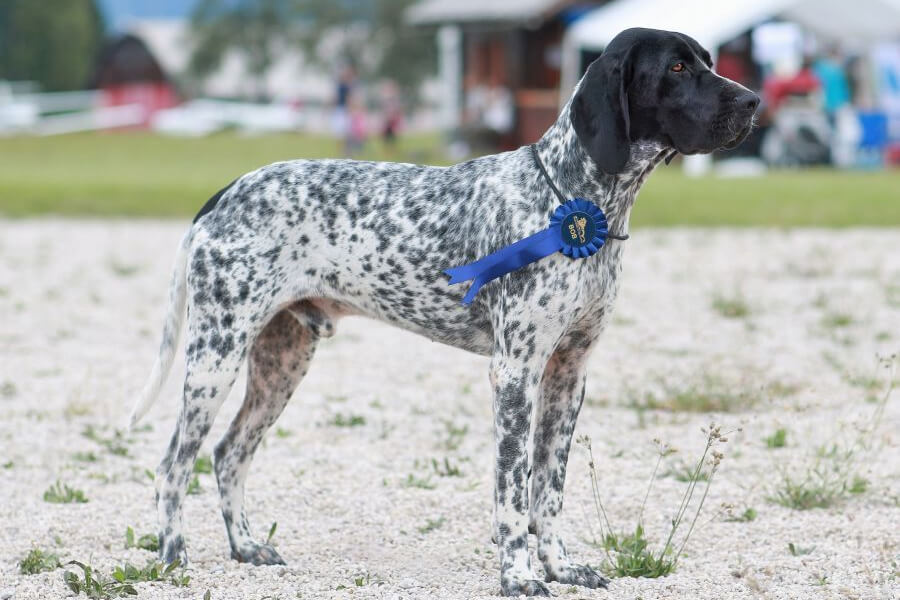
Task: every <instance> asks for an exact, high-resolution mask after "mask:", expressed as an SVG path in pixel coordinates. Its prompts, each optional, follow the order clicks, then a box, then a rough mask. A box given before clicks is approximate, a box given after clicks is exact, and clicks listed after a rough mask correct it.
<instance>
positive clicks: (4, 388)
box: [0, 381, 18, 398]
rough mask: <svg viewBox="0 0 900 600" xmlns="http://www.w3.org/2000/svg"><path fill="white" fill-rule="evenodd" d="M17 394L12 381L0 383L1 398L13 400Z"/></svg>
mask: <svg viewBox="0 0 900 600" xmlns="http://www.w3.org/2000/svg"><path fill="white" fill-rule="evenodd" d="M17 393H18V389H17V388H16V384H15V383H13V382H12V381H4V382H3V383H0V396H2V397H3V398H13V397H15V395H16V394H17Z"/></svg>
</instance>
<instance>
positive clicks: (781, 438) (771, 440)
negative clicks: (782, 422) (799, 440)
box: [763, 427, 787, 448]
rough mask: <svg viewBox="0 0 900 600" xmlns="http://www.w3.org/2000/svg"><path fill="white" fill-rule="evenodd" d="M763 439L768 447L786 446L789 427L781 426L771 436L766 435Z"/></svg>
mask: <svg viewBox="0 0 900 600" xmlns="http://www.w3.org/2000/svg"><path fill="white" fill-rule="evenodd" d="M763 441H764V442H765V443H766V448H784V447H785V446H786V445H787V429H785V428H783V427H780V428H778V429H776V430H775V433H773V434H772V435H770V436H766V438H765V439H763Z"/></svg>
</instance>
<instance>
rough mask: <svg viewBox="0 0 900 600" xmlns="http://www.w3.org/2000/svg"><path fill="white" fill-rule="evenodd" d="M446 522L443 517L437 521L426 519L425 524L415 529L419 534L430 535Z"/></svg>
mask: <svg viewBox="0 0 900 600" xmlns="http://www.w3.org/2000/svg"><path fill="white" fill-rule="evenodd" d="M446 522H447V519H445V518H444V517H439V518H437V519H426V520H425V524H424V525H422V526H421V527H416V529H417V530H418V531H419V533H430V532H432V531H434V530H435V529H440V528H441V527H443V526H444V523H446Z"/></svg>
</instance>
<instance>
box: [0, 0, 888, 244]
mask: <svg viewBox="0 0 900 600" xmlns="http://www.w3.org/2000/svg"><path fill="white" fill-rule="evenodd" d="M633 26H645V27H657V28H665V29H673V30H677V31H682V32H684V33H687V34H689V35H692V36H694V37H695V38H697V39H698V40H699V41H700V42H701V44H703V45H704V46H706V47H707V48H709V50H710V51H711V53H712V55H713V58H714V61H715V64H716V69H717V71H718V72H719V73H720V74H722V75H725V76H727V77H730V78H732V79H735V80H737V81H740V82H741V83H743V84H745V85H746V86H748V87H750V88H752V89H754V90H759V91H761V95H762V97H763V99H764V102H763V103H762V105H761V107H760V110H759V124H760V126H759V128H758V129H757V130H756V131H755V132H754V134H753V135H752V136H751V137H750V138H748V139H747V140H746V141H745V142H744V143H743V144H742V145H741V146H740V147H738V148H736V149H734V150H732V151H730V152H728V153H720V154H718V155H716V156H713V157H688V158H686V159H683V160H680V161H677V162H676V163H673V165H672V166H671V167H668V168H665V169H661V171H662V173H660V174H658V175H657V176H656V177H654V178H651V181H650V183H649V184H648V187H647V189H646V190H645V192H644V193H642V196H641V202H639V203H638V208H637V209H636V212H635V215H634V219H635V223H636V224H637V225H641V224H654V225H667V224H700V225H710V224H732V225H744V224H747V225H750V224H760V225H830V226H841V225H859V224H863V225H864V224H871V225H896V224H900V192H898V190H900V176H898V173H897V171H896V170H894V171H893V172H892V171H891V170H892V169H896V167H897V166H898V165H900V0H854V1H852V2H845V1H842V0H746V1H745V0H732V1H729V2H706V1H701V0H683V1H680V2H677V3H675V2H669V1H666V0H611V1H602V0H597V1H585V0H580V1H566V0H454V1H452V2H450V1H446V0H418V1H416V0H369V1H363V0H331V1H328V0H185V1H176V0H155V1H154V0H46V1H42V2H35V1H29V0H0V213H2V214H6V215H9V216H22V215H30V214H39V213H51V214H74V215H82V214H84V215H107V214H108V215H132V216H183V215H184V216H186V215H190V214H192V213H193V212H194V211H195V210H196V209H197V208H198V207H199V206H200V205H201V204H202V203H203V201H204V199H205V198H207V197H209V196H210V195H211V194H212V193H213V192H214V191H215V190H217V189H219V188H220V187H221V186H222V185H223V184H224V183H227V182H228V181H230V180H232V179H233V178H235V177H236V176H238V175H240V174H241V173H243V172H246V171H247V170H250V169H252V168H255V167H257V166H260V165H262V164H266V163H268V162H272V161H275V160H286V159H291V158H303V157H327V156H348V157H355V158H365V159H377V160H397V161H408V162H424V163H434V164H448V163H451V162H455V161H459V160H462V159H465V158H467V157H470V156H475V155H479V154H484V153H489V152H496V151H500V150H506V149H512V148H516V147H518V146H521V145H523V144H527V143H530V142H532V141H534V140H536V139H537V138H538V137H540V135H541V134H542V133H543V131H544V130H545V129H546V128H547V127H548V126H549V125H550V124H551V123H552V122H553V121H554V120H555V118H556V116H557V114H558V112H559V109H560V107H561V105H562V104H563V103H564V102H565V101H566V100H567V98H568V97H569V95H570V93H571V90H572V88H573V86H574V85H575V84H576V83H577V81H578V78H579V77H580V76H581V74H582V73H583V72H584V70H585V69H586V67H587V65H588V64H590V62H591V61H592V60H593V59H595V58H596V57H597V56H599V55H600V53H601V52H602V50H603V47H604V45H605V44H606V43H607V42H609V40H610V39H612V37H614V36H615V34H616V33H618V32H619V31H621V30H622V29H625V28H627V27H633ZM695 177H703V178H704V179H703V184H702V185H701V184H699V183H698V182H697V181H694V180H692V178H695ZM735 177H741V178H744V180H745V183H744V184H742V185H741V186H734V185H733V183H732V182H731V179H733V178H735ZM663 191H664V192H665V193H663Z"/></svg>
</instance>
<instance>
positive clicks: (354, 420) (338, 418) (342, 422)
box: [328, 413, 366, 427]
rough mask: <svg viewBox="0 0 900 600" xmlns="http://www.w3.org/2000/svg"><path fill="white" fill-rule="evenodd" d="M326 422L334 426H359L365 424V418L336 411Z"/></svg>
mask: <svg viewBox="0 0 900 600" xmlns="http://www.w3.org/2000/svg"><path fill="white" fill-rule="evenodd" d="M328 424H329V425H333V426H335V427H360V426H362V425H365V424H366V418H365V417H364V416H362V415H353V414H347V415H344V414H341V413H337V414H336V415H334V418H333V419H331V421H329V423H328Z"/></svg>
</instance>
